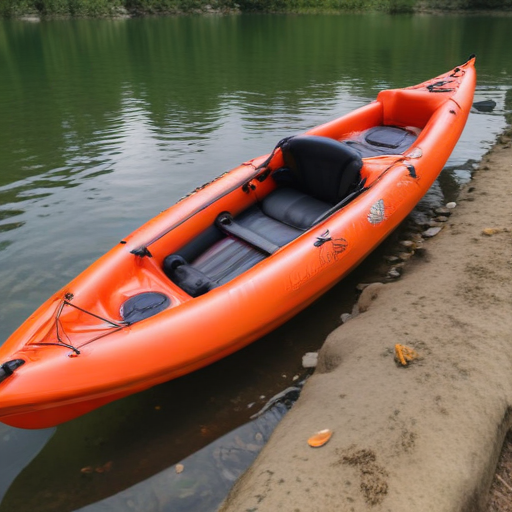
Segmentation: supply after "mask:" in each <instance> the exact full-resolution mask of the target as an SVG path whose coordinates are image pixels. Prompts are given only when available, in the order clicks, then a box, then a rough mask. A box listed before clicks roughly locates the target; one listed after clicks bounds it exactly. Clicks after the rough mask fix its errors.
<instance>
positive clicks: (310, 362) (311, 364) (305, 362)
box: [302, 352, 318, 368]
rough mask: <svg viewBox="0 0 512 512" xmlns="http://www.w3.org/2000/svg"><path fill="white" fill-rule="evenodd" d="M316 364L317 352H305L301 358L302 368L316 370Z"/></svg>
mask: <svg viewBox="0 0 512 512" xmlns="http://www.w3.org/2000/svg"><path fill="white" fill-rule="evenodd" d="M317 364H318V352H306V353H305V354H304V355H303V356H302V366H303V367H304V368H316V365H317Z"/></svg>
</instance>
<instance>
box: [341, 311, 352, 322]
mask: <svg viewBox="0 0 512 512" xmlns="http://www.w3.org/2000/svg"><path fill="white" fill-rule="evenodd" d="M340 318H341V321H342V322H343V323H344V324H346V323H347V322H348V321H349V320H351V319H352V315H351V314H350V313H343V314H342V315H341V317H340Z"/></svg>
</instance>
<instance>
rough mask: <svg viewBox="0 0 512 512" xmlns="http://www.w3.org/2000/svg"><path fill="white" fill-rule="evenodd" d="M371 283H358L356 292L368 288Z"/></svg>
mask: <svg viewBox="0 0 512 512" xmlns="http://www.w3.org/2000/svg"><path fill="white" fill-rule="evenodd" d="M370 284H371V283H359V284H358V285H357V286H356V290H357V291H358V292H362V291H363V290H364V289H365V288H366V287H367V286H370Z"/></svg>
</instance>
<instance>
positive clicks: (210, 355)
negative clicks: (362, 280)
mask: <svg viewBox="0 0 512 512" xmlns="http://www.w3.org/2000/svg"><path fill="white" fill-rule="evenodd" d="M475 83H476V72H475V69H474V58H471V59H470V60H469V61H468V62H466V63H465V64H463V65H462V66H459V67H457V68H455V69H453V70H450V71H449V72H448V73H444V74H443V75H440V76H438V77H435V78H434V79H431V80H428V81H426V82H424V83H423V84H419V85H417V86H413V87H408V88H404V89H394V90H386V91H382V92H381V93H380V94H379V95H378V97H377V99H376V101H374V102H372V103H370V104H368V105H366V106H365V107H362V108H360V109H358V110H356V111H354V112H352V113H350V114H348V115H347V116H343V117H341V118H339V119H336V120H334V121H331V122H329V123H327V124H324V125H322V126H318V127H316V128H313V129H312V130H309V131H308V132H306V134H305V135H306V136H308V137H309V136H313V137H323V138H329V139H332V140H336V141H341V142H347V141H349V139H350V140H353V139H354V138H356V139H357V137H359V139H358V140H361V139H360V134H361V133H367V131H368V130H369V129H373V128H372V127H377V126H385V127H398V128H399V129H404V130H405V129H409V127H413V128H411V130H412V132H411V133H414V137H415V139H414V142H413V143H412V144H411V145H410V147H408V148H407V150H406V151H405V152H402V153H393V152H392V151H389V152H388V153H387V152H386V150H384V151H382V150H379V151H380V152H379V154H376V155H370V156H365V155H363V156H362V157H361V158H362V168H361V170H360V174H361V177H363V180H362V181H363V183H364V187H362V188H361V189H360V191H359V192H358V193H357V194H355V195H354V197H353V198H352V199H351V200H350V201H349V202H347V203H346V204H343V206H342V207H340V208H339V209H337V210H336V209H335V211H334V212H333V213H332V214H329V215H327V216H326V217H325V218H324V219H321V220H320V221H318V222H316V223H315V224H314V225H312V227H310V228H308V229H305V230H304V231H303V232H301V234H300V236H297V237H296V238H294V239H293V240H291V241H290V242H289V243H286V244H284V245H282V246H280V247H278V249H277V250H276V251H275V252H273V253H272V254H265V255H264V256H265V257H263V256H262V258H261V260H259V261H257V262H256V263H255V264H253V265H252V266H250V268H247V269H246V270H245V271H243V272H241V273H240V274H239V275H236V276H234V277H233V278H232V279H230V280H229V281H228V282H226V283H221V284H219V285H217V286H215V287H213V288H212V289H211V290H209V291H207V293H202V294H200V295H198V296H192V295H190V293H189V292H187V291H186V290H185V289H184V287H182V286H180V285H179V284H177V283H176V282H173V280H172V279H170V278H169V277H168V275H166V273H165V272H164V270H163V268H164V266H165V261H166V258H167V257H168V255H169V254H173V253H179V252H180V251H181V250H182V248H183V247H188V246H190V244H193V243H194V240H195V239H196V238H197V237H200V236H202V234H204V233H206V232H207V231H208V230H209V229H211V226H214V225H215V222H216V219H217V218H218V216H219V214H221V213H222V212H226V211H229V212H230V213H231V214H232V215H233V216H234V217H235V218H236V216H237V215H239V214H241V212H242V214H243V212H245V211H247V210H248V209H250V208H252V207H253V206H254V204H259V203H258V202H259V201H261V199H262V198H265V197H267V196H268V195H269V194H270V193H271V192H272V191H273V190H274V189H275V188H276V185H275V183H274V181H273V179H267V175H268V174H269V173H270V172H274V170H275V169H277V168H279V167H282V166H283V165H284V157H283V154H282V151H281V149H279V148H278V149H277V150H276V151H275V152H273V153H272V154H270V156H269V155H265V156H262V157H259V158H255V159H254V160H251V161H249V162H246V163H244V164H242V165H240V166H239V167H236V168H235V169H233V170H231V171H229V172H227V173H225V174H224V175H222V176H220V177H219V178H218V179H216V180H214V181H213V182H212V183H210V184H208V185H206V186H203V187H201V188H199V189H197V190H196V191H194V192H193V193H192V194H190V195H189V196H188V197H186V198H184V199H182V200H180V201H179V202H178V203H177V204H175V205H174V206H172V207H170V208H169V209H167V210H166V211H164V212H162V213H161V214H160V215H158V216H157V217H155V218H154V219H152V220H151V221H149V222H148V223H146V224H145V225H143V226H142V227H141V228H139V229H137V230H136V231H135V232H134V233H132V234H131V235H129V236H128V237H126V238H125V239H124V240H123V241H122V242H121V243H120V244H118V245H117V246H115V247H114V248H113V249H112V250H110V251H109V252H108V253H107V254H105V255H104V256H103V257H101V258H100V259H99V260H98V261H96V262H95V263H94V264H93V265H91V267H89V268H88V269H87V270H85V271H84V272H83V273H82V274H80V275H79V276H78V277H76V278H75V279H74V280H73V281H71V282H70V283H69V284H68V285H66V286H65V287H64V288H63V289H62V290H60V291H58V292H57V293H56V294H55V295H54V296H53V297H51V298H50V299H48V301H46V302H45V303H44V304H43V305H42V306H41V307H40V308H38V310H37V311H35V312H34V313H33V314H32V315H31V316H30V317H29V318H28V319H27V320H26V321H25V323H24V324H23V325H22V326H21V327H20V328H19V329H18V330H17V331H15V332H14V333H13V334H12V336H11V337H10V338H9V339H8V340H7V341H6V342H5V343H4V344H3V345H2V346H1V347H0V365H1V366H0V368H2V369H3V370H0V421H1V422H3V423H6V424H8V425H12V426H15V427H20V428H46V427H49V426H54V425H57V424H59V423H62V422H65V421H69V420H71V419H73V418H76V417H78V416H80V415H82V414H85V413H87V412H89V411H91V410H93V409H95V408H97V407H100V406H102V405H104V404H106V403H109V402H111V401H113V400H117V399H119V398H122V397H124V396H127V395H130V394H132V393H136V392H139V391H142V390H144V389H147V388H150V387H152V386H155V385H157V384H159V383H163V382H165V381H168V380H170V379H174V378H177V377H180V376H182V375H185V374H187V373H190V372H192V371H195V370H197V369H199V368H201V367H204V366H206V365H208V364H211V363H213V362H214V361H217V360H219V359H221V358H223V357H225V356H227V355H229V354H231V353H233V352H235V351H237V350H239V349H241V348H242V347H244V346H246V345H248V344H249V343H251V342H253V341H254V340H256V339H258V338H260V337H261V336H263V335H264V334H266V333H268V332H270V331H272V330H273V329H275V328H276V327H278V326H279V325H281V324H283V323H284V322H286V321H287V320H288V319H290V318H291V317H293V316H294V315H296V314H297V313H298V312H299V311H301V310H302V309H304V308H305V307H306V306H308V305H309V304H311V303H312V302H313V301H314V300H316V299H317V298H318V297H319V296H321V295H322V294H323V293H325V292H326V291H327V290H328V289H329V288H331V287H332V286H333V285H334V284H336V283H337V282H338V281H340V280H341V279H343V277H344V276H346V275H347V273H349V272H350V271H351V270H352V269H353V268H354V267H356V266H357V265H358V264H359V263H360V262H361V261H362V260H363V259H364V258H365V257H366V256H367V255H368V254H369V253H370V252H371V251H372V250H373V249H374V248H375V247H376V246H377V245H378V244H380V243H381V242H382V241H383V240H384V239H385V238H386V237H387V236H388V235H389V234H390V233H391V232H392V231H393V230H394V229H395V228H396V227H397V226H398V225H399V224H400V223H401V222H402V221H403V220H404V218H405V217H406V216H407V215H408V214H409V213H410V212H411V210H412V209H413V208H414V206H415V205H416V204H417V202H418V201H419V200H420V199H421V198H422V197H423V195H424V194H425V193H426V192H427V190H428V189H429V188H430V186H431V185H432V183H433V182H434V181H435V179H436V178H437V176H438V174H439V172H440V171H441V170H442V168H443V166H444V165H445V163H446V161H447V159H448V157H449V156H450V154H451V152H452V150H453V148H454V146H455V145H456V143H457V141H458V139H459V137H460V134H461V133H462V130H463V128H464V125H465V123H466V120H467V117H468V114H469V111H470V108H471V105H472V100H473V93H474V89H475ZM398 128H397V129H398ZM393 129H395V128H393ZM265 173H266V174H265ZM230 236H231V235H230ZM268 252H272V251H268ZM144 293H149V294H154V295H155V296H159V297H165V298H166V299H167V303H166V306H165V307H164V309H163V310H162V311H159V312H158V313H156V314H154V315H152V316H149V317H145V318H143V319H141V320H137V321H134V322H127V321H126V319H125V318H124V317H123V314H125V312H123V308H125V309H126V308H127V303H128V302H129V301H130V299H131V298H132V297H134V296H137V295H139V294H144ZM13 361H21V363H20V364H19V366H16V364H14V363H12V362H13ZM2 371H3V374H2V373H1V372H2Z"/></svg>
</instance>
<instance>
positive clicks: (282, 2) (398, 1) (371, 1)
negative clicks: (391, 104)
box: [0, 0, 512, 17]
mask: <svg viewBox="0 0 512 512" xmlns="http://www.w3.org/2000/svg"><path fill="white" fill-rule="evenodd" d="M418 8H422V9H425V8H426V9H440V10H481V9H484V10H496V9H512V0H452V1H450V2H446V1H445V0H0V16H3V17H10V16H20V15H22V14H39V15H41V16H50V17H51V16H71V17H105V16H114V15H116V14H118V13H119V12H120V11H124V12H126V11H127V12H128V13H131V14H133V15H144V14H171V13H186V12H205V11H210V10H212V9H213V10H216V11H229V10H240V11H242V12H282V13H286V12H295V13H312V12H318V13H321V12H347V11H369V10H378V11H382V12H386V13H389V14H400V13H412V12H414V11H415V10H417V9H418Z"/></svg>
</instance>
